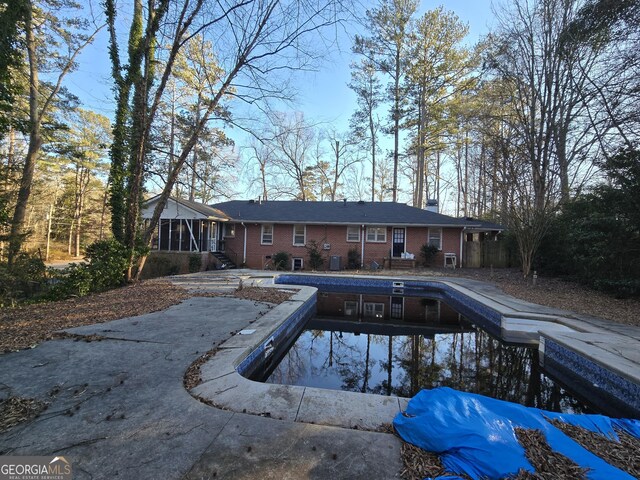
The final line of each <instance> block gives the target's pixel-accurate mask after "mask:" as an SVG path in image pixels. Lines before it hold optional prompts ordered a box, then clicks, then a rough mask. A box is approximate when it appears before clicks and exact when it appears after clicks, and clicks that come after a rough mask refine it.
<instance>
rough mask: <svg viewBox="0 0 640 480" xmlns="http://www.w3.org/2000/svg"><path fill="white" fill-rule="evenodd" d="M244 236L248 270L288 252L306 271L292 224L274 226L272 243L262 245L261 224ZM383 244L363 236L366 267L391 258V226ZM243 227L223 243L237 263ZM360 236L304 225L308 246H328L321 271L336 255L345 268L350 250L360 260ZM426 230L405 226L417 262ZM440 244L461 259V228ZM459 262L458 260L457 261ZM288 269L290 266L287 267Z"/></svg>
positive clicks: (249, 226)
mask: <svg viewBox="0 0 640 480" xmlns="http://www.w3.org/2000/svg"><path fill="white" fill-rule="evenodd" d="M245 225H246V233H247V260H246V266H247V267H248V268H256V269H262V268H263V267H264V265H265V263H266V262H267V258H266V257H267V256H271V255H273V254H274V253H277V252H287V253H288V254H289V255H290V256H291V257H301V258H303V259H304V263H305V270H308V269H309V267H308V261H309V256H308V254H307V249H306V248H305V247H303V246H296V245H293V225H285V224H275V225H274V226H273V244H272V245H261V235H262V229H261V225H260V224H255V223H251V224H245ZM386 230H387V238H386V242H384V243H378V242H367V241H366V237H365V243H364V263H365V265H366V266H369V265H370V264H371V262H373V261H376V262H377V263H378V264H380V265H382V264H383V262H384V259H385V258H386V257H389V256H390V252H391V247H392V243H391V242H392V236H391V233H392V227H386ZM244 234H245V228H244V227H243V226H242V225H241V224H239V223H238V224H237V226H236V234H235V237H234V238H226V239H225V244H226V247H227V249H231V250H232V251H233V252H235V254H236V255H237V260H238V262H237V263H238V264H241V263H242V253H243V241H244ZM362 235H366V233H364V232H362V231H361V237H360V240H359V241H357V242H348V241H347V226H346V225H344V226H336V225H307V230H306V240H307V244H308V243H309V241H310V240H315V241H316V242H317V243H318V246H319V247H320V249H322V247H323V245H324V244H325V243H328V244H330V246H331V248H330V249H329V250H322V253H323V256H324V257H325V264H324V265H323V269H328V268H329V257H330V256H332V255H339V256H341V257H342V268H345V267H346V265H347V254H348V251H349V250H350V249H355V250H357V252H358V258H360V255H361V253H362V252H361V250H362ZM427 239H428V228H427V227H408V228H407V229H406V236H405V242H406V246H405V250H406V251H407V252H410V253H413V254H414V255H415V256H416V259H417V260H418V261H419V260H420V247H421V246H422V245H424V244H425V243H426V242H427ZM442 243H443V251H444V252H453V253H456V254H457V255H458V258H460V252H459V249H460V229H458V228H443V229H442ZM443 262H444V257H443V254H442V252H440V253H438V255H436V260H435V266H442V265H443ZM458 262H459V260H458ZM289 268H291V265H289Z"/></svg>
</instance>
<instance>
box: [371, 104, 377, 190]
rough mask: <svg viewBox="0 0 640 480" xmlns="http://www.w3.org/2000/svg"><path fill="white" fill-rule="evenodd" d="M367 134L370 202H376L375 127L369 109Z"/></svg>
mask: <svg viewBox="0 0 640 480" xmlns="http://www.w3.org/2000/svg"><path fill="white" fill-rule="evenodd" d="M369 133H370V135H371V201H372V202H375V200H376V127H375V124H374V122H373V110H372V109H369Z"/></svg>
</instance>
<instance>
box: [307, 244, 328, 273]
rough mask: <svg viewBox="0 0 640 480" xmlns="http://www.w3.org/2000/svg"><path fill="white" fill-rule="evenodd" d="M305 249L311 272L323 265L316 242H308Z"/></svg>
mask: <svg viewBox="0 0 640 480" xmlns="http://www.w3.org/2000/svg"><path fill="white" fill-rule="evenodd" d="M306 248H307V253H308V254H309V266H310V267H311V270H318V269H319V268H320V267H322V265H323V264H324V257H323V256H322V251H321V250H320V247H319V246H318V242H316V241H315V240H310V241H309V244H308V245H307V247H306Z"/></svg>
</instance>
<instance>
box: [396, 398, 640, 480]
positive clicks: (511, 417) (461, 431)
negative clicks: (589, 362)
mask: <svg viewBox="0 0 640 480" xmlns="http://www.w3.org/2000/svg"><path fill="white" fill-rule="evenodd" d="M548 420H560V421H563V422H566V423H569V424H571V425H575V426H579V427H582V428H585V429H587V430H590V431H592V432H596V433H600V434H602V435H605V436H607V437H609V438H612V439H615V440H618V436H617V435H616V432H615V430H614V427H616V428H619V429H621V430H623V431H625V432H627V433H629V434H630V435H633V436H635V437H638V438H640V421H638V420H629V419H615V418H609V417H606V416H604V415H583V414H580V415H578V414H560V413H554V412H548V411H545V410H540V409H537V408H531V407H525V406H522V405H519V404H516V403H511V402H505V401H503V400H496V399H493V398H489V397H485V396H482V395H477V394H473V393H466V392H459V391H457V390H453V389H451V388H448V387H441V388H435V389H433V390H422V391H420V392H419V393H418V394H417V395H416V396H415V397H413V398H412V399H411V400H410V401H409V405H408V406H407V409H406V411H405V412H404V413H399V414H398V415H397V416H396V418H395V419H394V421H393V425H394V427H395V429H396V431H397V432H398V434H399V435H400V437H402V439H403V440H404V441H406V442H409V443H411V444H413V445H416V446H418V447H420V448H422V449H424V450H427V451H430V452H435V453H438V454H440V458H441V460H442V463H443V465H444V466H445V467H446V468H447V469H448V470H449V471H450V472H452V473H455V474H463V473H464V474H467V475H468V476H470V477H471V478H473V479H480V478H504V477H507V476H509V475H515V474H516V473H517V472H518V471H519V470H520V469H521V468H522V469H525V470H527V471H529V472H534V468H533V467H532V466H531V464H530V463H529V461H528V460H527V458H526V456H525V451H524V448H522V446H521V445H520V443H518V440H517V438H516V434H515V430H514V429H515V428H516V427H521V428H527V429H536V430H541V431H542V433H543V434H544V435H545V437H546V440H547V443H548V444H549V446H550V447H551V448H552V449H553V450H555V451H557V452H559V453H561V454H563V455H565V456H566V457H568V458H570V459H571V460H573V461H574V462H575V463H577V464H578V465H580V466H582V467H584V468H588V469H589V471H588V472H587V477H588V478H592V479H607V480H609V479H613V478H615V479H633V477H632V476H631V475H629V474H627V473H626V472H624V471H622V470H620V469H618V468H616V467H614V466H612V465H610V464H609V463H607V462H605V461H604V460H603V459H601V458H600V457H598V456H596V455H594V454H593V453H591V452H589V451H588V450H586V449H584V448H583V447H581V446H580V445H579V444H578V443H576V442H575V441H573V440H572V439H571V438H570V437H568V436H567V435H565V434H564V433H563V432H562V431H561V430H559V429H557V428H556V427H554V426H553V425H552V424H551V423H549V421H548ZM439 478H441V479H444V478H450V479H453V478H457V477H451V476H448V477H439Z"/></svg>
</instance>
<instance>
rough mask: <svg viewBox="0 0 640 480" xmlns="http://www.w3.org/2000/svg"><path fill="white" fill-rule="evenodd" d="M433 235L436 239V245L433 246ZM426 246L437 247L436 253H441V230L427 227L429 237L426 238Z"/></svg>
mask: <svg viewBox="0 0 640 480" xmlns="http://www.w3.org/2000/svg"><path fill="white" fill-rule="evenodd" d="M435 233H437V237H438V245H434V243H433V241H432V239H435V235H434V234H435ZM427 245H434V246H436V247H438V251H442V228H433V227H429V235H428V237H427Z"/></svg>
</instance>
